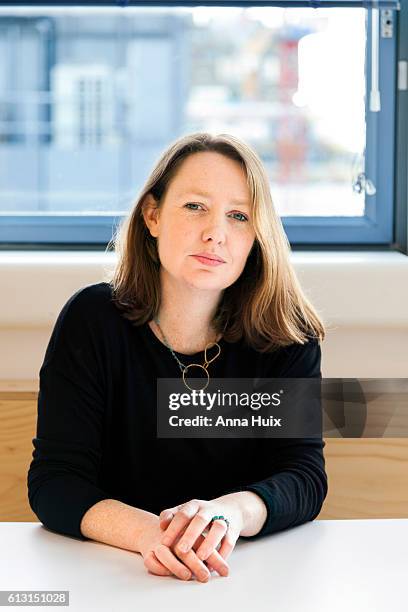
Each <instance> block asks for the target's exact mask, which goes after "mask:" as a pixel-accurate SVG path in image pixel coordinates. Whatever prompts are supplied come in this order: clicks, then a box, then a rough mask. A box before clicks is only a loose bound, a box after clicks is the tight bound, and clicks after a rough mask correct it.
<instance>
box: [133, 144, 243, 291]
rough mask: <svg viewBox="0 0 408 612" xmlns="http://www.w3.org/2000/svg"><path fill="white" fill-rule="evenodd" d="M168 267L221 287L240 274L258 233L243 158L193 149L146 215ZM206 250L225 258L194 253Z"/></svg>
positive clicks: (188, 280)
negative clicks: (158, 204)
mask: <svg viewBox="0 0 408 612" xmlns="http://www.w3.org/2000/svg"><path fill="white" fill-rule="evenodd" d="M145 220H146V223H147V225H148V227H149V229H150V232H151V234H152V235H153V236H155V237H156V238H157V239H158V252H159V258H160V262H161V265H162V267H163V268H164V271H165V272H167V273H168V274H169V275H171V276H172V277H173V278H174V279H176V280H177V281H179V282H180V281H181V282H183V283H185V284H187V285H188V286H189V287H193V288H196V289H203V290H214V291H220V290H222V289H225V288H226V287H228V286H230V285H232V284H233V283H234V282H235V281H236V280H237V278H238V277H239V276H240V275H241V273H242V271H243V269H244V267H245V263H246V260H247V257H248V255H249V253H250V251H251V248H252V246H253V243H254V239H255V232H254V229H253V226H252V218H251V203H250V193H249V189H248V186H247V184H246V177H245V173H244V170H242V168H241V166H240V164H239V163H238V162H236V161H234V160H231V159H230V158H228V157H225V156H224V155H221V154H219V153H214V152H207V151H206V152H200V153H194V154H191V155H189V157H187V158H186V159H185V161H184V162H183V163H182V165H181V166H180V168H179V169H178V171H177V173H176V175H175V176H174V177H173V179H172V181H171V183H170V185H169V187H168V190H167V193H166V196H165V199H164V201H163V202H162V206H161V208H160V209H159V212H158V214H157V212H156V213H154V212H151V213H149V216H148V217H146V216H145ZM198 253H208V254H209V255H212V256H216V257H219V258H221V259H222V260H223V263H221V264H219V265H209V263H208V261H207V263H206V260H199V259H198V258H197V257H195V255H196V254H198Z"/></svg>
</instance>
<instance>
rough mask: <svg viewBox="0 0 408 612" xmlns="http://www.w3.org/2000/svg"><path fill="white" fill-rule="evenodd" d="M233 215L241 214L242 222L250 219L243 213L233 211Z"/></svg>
mask: <svg viewBox="0 0 408 612" xmlns="http://www.w3.org/2000/svg"><path fill="white" fill-rule="evenodd" d="M232 214H233V215H241V219H239V221H241V223H242V222H243V221H248V219H247V217H246V216H245V215H243V214H242V213H232Z"/></svg>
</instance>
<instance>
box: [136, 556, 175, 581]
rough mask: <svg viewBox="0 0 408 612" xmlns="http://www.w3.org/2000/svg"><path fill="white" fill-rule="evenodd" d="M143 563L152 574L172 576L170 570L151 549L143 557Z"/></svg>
mask: <svg viewBox="0 0 408 612" xmlns="http://www.w3.org/2000/svg"><path fill="white" fill-rule="evenodd" d="M143 562H144V565H145V567H146V569H148V570H149V572H151V573H152V574H156V575H158V576H172V575H173V574H172V572H171V571H170V570H169V569H168V568H167V567H165V566H164V565H163V564H162V563H160V561H159V560H158V559H157V557H156V555H155V554H154V552H153V551H152V550H151V551H149V553H148V554H147V555H146V557H145V558H144V559H143Z"/></svg>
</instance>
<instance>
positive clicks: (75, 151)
mask: <svg viewBox="0 0 408 612" xmlns="http://www.w3.org/2000/svg"><path fill="white" fill-rule="evenodd" d="M9 4H13V3H9ZM15 4H19V3H15ZM29 4H30V6H28V5H29ZM35 4H40V3H36V2H31V3H28V2H27V3H26V6H15V7H12V6H7V7H5V6H3V7H2V8H0V58H1V59H0V241H1V242H2V243H3V245H6V246H8V247H9V248H10V246H11V245H24V244H26V245H27V244H31V245H41V246H43V245H46V244H48V245H53V246H55V247H57V246H58V245H64V247H66V246H67V245H73V246H75V245H78V246H81V247H82V248H83V246H84V245H88V246H89V245H95V246H98V245H99V246H100V247H103V246H106V244H107V243H108V241H109V240H110V238H111V236H112V231H113V229H114V227H115V226H116V224H117V223H118V222H119V220H120V218H121V216H122V215H123V214H126V212H127V211H128V210H129V208H130V207H131V205H132V203H133V201H134V199H135V198H136V196H137V193H138V191H139V190H140V189H141V187H142V184H143V182H144V180H145V179H146V177H147V174H148V173H149V172H150V170H151V168H152V166H153V165H154V163H155V161H156V159H157V158H158V156H159V154H160V153H161V151H162V150H163V149H164V148H165V147H166V146H167V145H168V144H169V143H170V142H171V141H172V140H174V139H175V138H177V137H178V136H180V135H182V134H184V133H188V132H191V131H201V130H203V131H211V132H230V133H233V134H235V135H237V136H239V137H241V138H243V139H245V140H246V141H247V142H249V143H250V144H251V145H252V146H254V148H255V149H256V150H257V152H258V153H259V154H260V156H261V157H262V159H263V161H264V164H265V166H266V169H267V172H268V176H269V178H270V184H271V193H272V198H273V201H274V203H275V206H276V208H277V210H278V213H279V214H280V215H281V217H282V220H283V223H284V226H285V230H286V232H287V234H288V237H289V239H290V241H291V243H292V245H298V244H299V245H319V244H320V245H323V244H325V245H340V244H344V245H368V244H369V245H374V244H375V245H383V246H387V245H390V244H392V242H393V239H394V236H393V232H394V199H395V193H394V166H395V154H394V150H395V137H396V135H395V128H394V125H395V106H396V64H397V36H396V33H397V18H398V11H396V10H394V9H396V8H398V4H397V3H395V2H386V1H385V0H384V1H383V2H382V3H381V2H380V3H379V4H380V5H381V6H383V8H381V9H380V10H378V11H373V10H372V9H371V8H369V9H367V8H364V6H368V5H369V4H370V3H369V2H352V1H351V2H344V1H343V2H342V0H338V1H337V2H325V0H322V2H320V3H319V2H312V3H309V2H302V1H299V2H290V1H288V2H285V1H281V2H270V3H267V2H263V4H264V5H267V4H270V5H271V6H256V4H257V3H256V2H233V1H231V2H223V3H222V2H221V3H217V2H213V3H211V2H207V3H206V2H196V3H195V2H189V3H188V2H174V3H173V5H172V6H160V2H150V3H149V2H144V3H143V6H128V7H126V8H123V7H120V6H116V7H114V6H109V7H107V6H106V5H114V4H115V2H99V3H98V2H94V3H93V4H94V5H95V6H82V7H81V6H78V5H79V4H81V3H80V2H75V3H74V2H72V4H73V5H74V4H75V5H77V6H75V7H74V6H72V7H69V6H64V7H61V6H58V7H57V6H56V7H50V6H42V7H41V6H34V5H35ZM48 4H50V3H48ZM55 4H58V3H55ZM66 4H69V2H68V3H66ZM84 4H87V5H89V4H92V2H87V3H84ZM116 4H124V3H120V2H118V3H116ZM128 4H129V5H137V4H138V3H137V2H129V3H128ZM149 4H151V5H152V6H147V5H149ZM205 4H207V5H211V4H212V5H215V4H222V5H223V6H203V5H205ZM258 4H262V2H260V3H258ZM325 4H326V5H336V4H337V5H338V6H330V7H325V6H324V5H325ZM342 4H344V5H346V6H344V7H343V6H341V5H342ZM97 5H99V6H97ZM102 5H105V6H102ZM194 5H200V6H194ZM251 5H254V6H251ZM310 5H312V6H316V5H321V6H320V7H319V8H312V6H310ZM352 5H355V6H352ZM384 7H391V8H384ZM373 16H378V21H376V20H373ZM376 24H377V25H376ZM373 25H374V30H373ZM377 26H378V37H377V36H375V28H376V27H377ZM373 35H374V36H373ZM376 42H377V43H378V46H377V49H376V47H375V43H376ZM377 64H378V69H377ZM376 78H378V89H379V92H380V102H381V107H380V110H378V111H376V110H372V109H370V104H369V102H370V95H372V94H371V92H372V91H374V94H375V90H376V87H375V86H376Z"/></svg>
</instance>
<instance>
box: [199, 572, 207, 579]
mask: <svg viewBox="0 0 408 612" xmlns="http://www.w3.org/2000/svg"><path fill="white" fill-rule="evenodd" d="M198 577H199V579H200V580H207V578H208V574H207V572H200V573H199V574H198Z"/></svg>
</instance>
